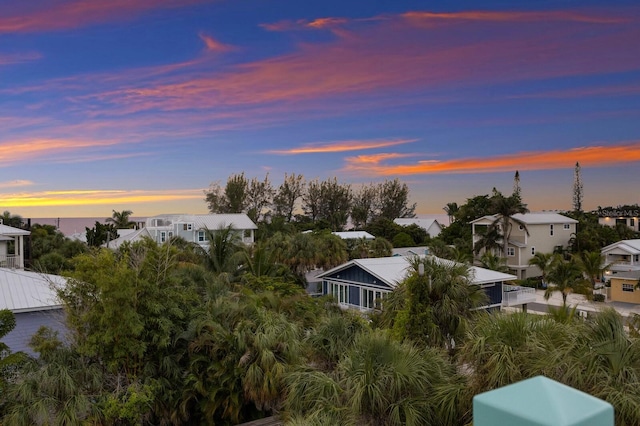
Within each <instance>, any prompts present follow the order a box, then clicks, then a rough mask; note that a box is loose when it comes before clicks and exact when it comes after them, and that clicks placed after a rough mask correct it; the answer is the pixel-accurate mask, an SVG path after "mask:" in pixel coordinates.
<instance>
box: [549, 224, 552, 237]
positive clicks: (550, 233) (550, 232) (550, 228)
mask: <svg viewBox="0 0 640 426" xmlns="http://www.w3.org/2000/svg"><path fill="white" fill-rule="evenodd" d="M549 235H551V236H552V237H553V225H549Z"/></svg>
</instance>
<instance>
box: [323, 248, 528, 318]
mask: <svg viewBox="0 0 640 426" xmlns="http://www.w3.org/2000/svg"><path fill="white" fill-rule="evenodd" d="M413 257H414V256H391V257H378V258H369V259H354V260H350V261H349V262H347V263H344V264H342V265H340V266H337V267H335V268H333V269H330V270H328V271H326V272H323V273H321V274H320V275H318V276H317V278H316V279H318V280H321V281H322V293H323V294H328V295H332V296H334V297H335V299H336V301H337V302H338V304H339V305H340V306H341V307H344V308H352V309H357V310H360V311H370V310H372V309H375V308H376V304H377V303H380V301H383V300H384V298H385V297H386V296H387V295H388V294H389V293H391V292H392V291H393V290H394V289H395V288H396V286H397V285H398V284H399V283H400V282H402V281H404V279H406V278H407V276H408V275H409V273H410V272H411V259H412V258H413ZM434 258H435V257H434ZM435 259H437V260H438V261H440V262H451V263H453V262H452V261H450V260H445V259H439V258H435ZM514 279H516V277H515V276H514V275H510V274H504V273H502V272H497V271H491V270H489V269H484V268H479V267H477V266H472V267H471V281H472V284H476V285H479V286H480V287H481V288H482V289H483V290H484V292H485V293H486V294H487V296H488V298H489V305H487V306H486V308H500V307H501V306H502V303H503V292H504V291H505V288H503V284H505V282H508V281H512V280H514ZM509 290H510V291H512V292H513V291H518V290H523V291H527V294H529V292H528V290H530V289H522V288H520V287H514V286H509ZM513 294H515V293H513ZM532 301H535V294H534V295H533V298H529V299H525V298H520V304H522V303H530V302H532Z"/></svg>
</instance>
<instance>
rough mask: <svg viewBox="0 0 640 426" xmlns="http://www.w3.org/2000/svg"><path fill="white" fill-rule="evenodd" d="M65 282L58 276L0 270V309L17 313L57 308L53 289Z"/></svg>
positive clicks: (57, 302) (18, 270)
mask: <svg viewBox="0 0 640 426" xmlns="http://www.w3.org/2000/svg"><path fill="white" fill-rule="evenodd" d="M66 282H67V281H66V279H65V278H64V277H61V276H59V275H51V274H39V273H37V272H30V271H25V270H22V269H7V268H0V309H9V310H10V311H12V312H14V313H19V312H32V311H43V310H48V309H56V308H59V307H60V306H61V303H60V301H59V300H58V296H57V295H56V291H55V289H56V288H60V287H61V286H64V285H65V284H66Z"/></svg>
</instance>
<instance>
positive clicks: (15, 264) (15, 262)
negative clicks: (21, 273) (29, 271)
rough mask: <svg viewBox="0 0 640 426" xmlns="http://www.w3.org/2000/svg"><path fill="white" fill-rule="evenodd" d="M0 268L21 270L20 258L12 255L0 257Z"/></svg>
mask: <svg viewBox="0 0 640 426" xmlns="http://www.w3.org/2000/svg"><path fill="white" fill-rule="evenodd" d="M0 268H11V269H16V268H21V262H20V256H16V255H13V254H8V255H0Z"/></svg>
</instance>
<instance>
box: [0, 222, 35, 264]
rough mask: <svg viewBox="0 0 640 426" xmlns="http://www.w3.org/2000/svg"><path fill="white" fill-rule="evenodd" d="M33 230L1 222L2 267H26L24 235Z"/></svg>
mask: <svg viewBox="0 0 640 426" xmlns="http://www.w3.org/2000/svg"><path fill="white" fill-rule="evenodd" d="M28 235H31V232H29V231H26V230H24V229H20V228H14V227H12V226H8V225H4V224H2V223H1V222H0V267H2V268H19V269H24V237H26V236H28Z"/></svg>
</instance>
